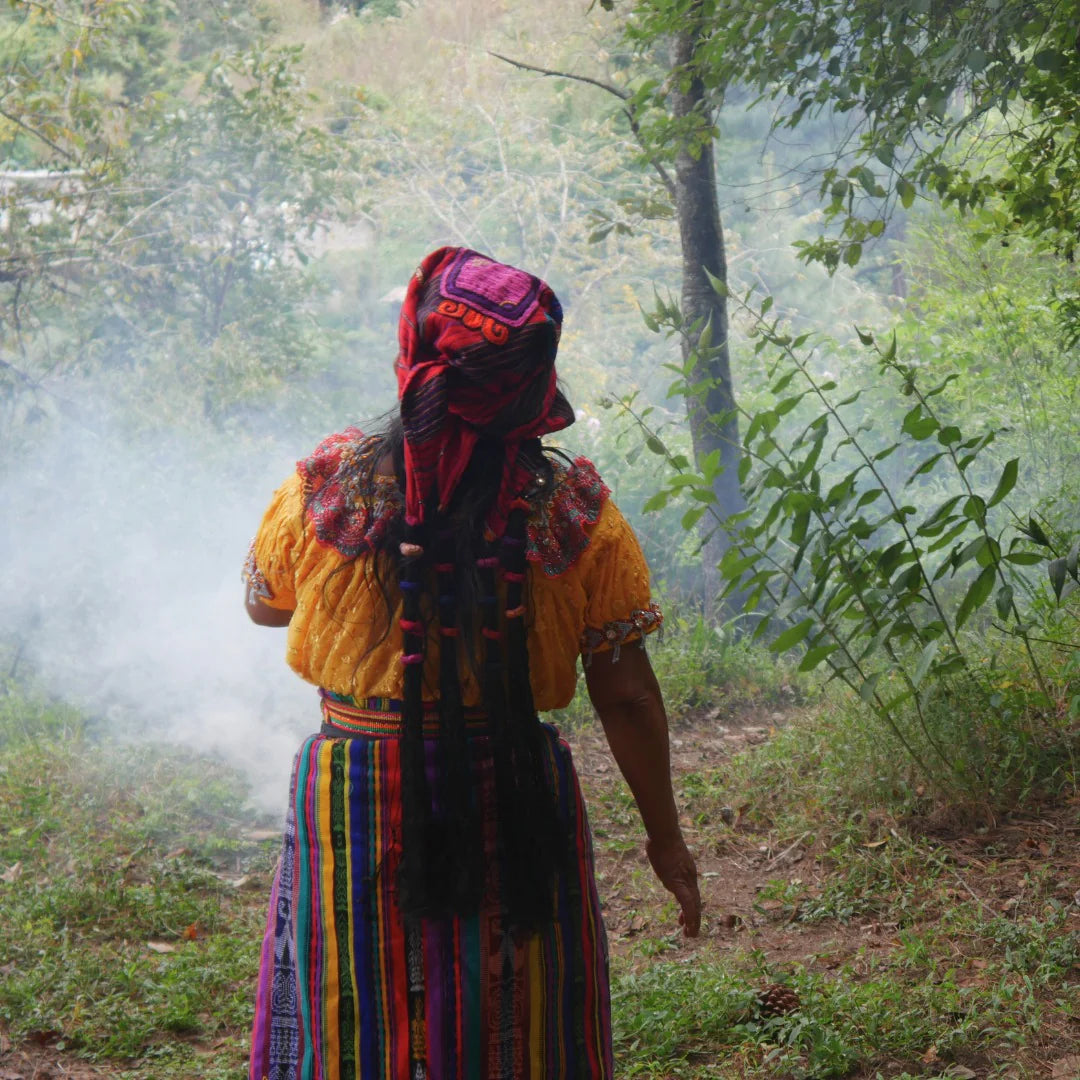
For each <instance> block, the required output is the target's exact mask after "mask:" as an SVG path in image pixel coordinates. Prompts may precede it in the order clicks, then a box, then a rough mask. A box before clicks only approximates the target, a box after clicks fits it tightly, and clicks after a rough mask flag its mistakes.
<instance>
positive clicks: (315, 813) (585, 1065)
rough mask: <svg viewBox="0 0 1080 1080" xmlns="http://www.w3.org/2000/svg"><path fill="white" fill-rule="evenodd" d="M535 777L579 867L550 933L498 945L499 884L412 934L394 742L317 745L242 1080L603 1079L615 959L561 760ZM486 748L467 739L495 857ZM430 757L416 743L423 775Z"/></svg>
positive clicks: (288, 835) (276, 895) (431, 749)
mask: <svg viewBox="0 0 1080 1080" xmlns="http://www.w3.org/2000/svg"><path fill="white" fill-rule="evenodd" d="M544 730H545V740H544V746H545V772H546V775H547V779H548V782H549V783H551V784H552V785H553V789H554V790H555V791H556V792H557V797H558V805H559V810H560V816H561V820H562V822H563V824H564V827H565V829H566V832H567V835H568V837H569V838H570V840H571V843H572V848H573V851H574V853H575V857H574V860H573V864H572V865H570V866H568V867H567V869H566V870H565V871H564V872H562V873H561V874H560V875H559V880H558V885H557V889H556V910H555V911H554V912H553V915H554V919H553V921H552V923H551V925H550V927H548V928H547V929H546V930H545V931H543V932H541V933H539V934H537V935H535V936H533V937H531V938H525V939H522V940H515V938H514V936H513V935H511V934H508V933H505V932H504V930H503V927H502V923H501V919H500V916H499V914H498V911H499V903H498V896H499V881H498V879H497V871H495V870H494V869H492V870H490V871H489V876H488V882H487V886H486V890H485V902H484V905H483V908H482V910H481V913H480V914H479V915H478V916H475V917H472V918H465V919H461V918H458V919H448V920H444V921H438V922H436V921H428V920H423V921H417V922H416V923H410V924H408V925H407V924H406V923H405V922H404V921H403V920H402V918H401V916H400V913H399V911H398V909H397V905H396V901H395V887H394V882H395V880H396V871H397V865H398V859H399V854H400V836H401V804H400V795H401V790H400V779H401V771H400V747H401V742H400V740H399V739H396V738H353V739H332V738H325V737H323V736H313V737H312V738H310V739H308V740H307V741H306V742H305V743H304V745H303V746H302V748H301V750H300V752H299V754H298V755H297V758H296V762H295V764H294V768H293V777H292V785H291V790H290V806H289V812H288V817H287V822H286V829H285V840H284V846H283V850H282V857H281V862H280V864H279V868H278V871H277V874H276V877H275V881H274V888H273V894H272V898H271V905H270V915H269V919H268V922H267V930H266V937H265V940H264V944H263V950H262V961H261V967H260V976H259V988H258V996H257V1000H256V1016H255V1027H254V1034H253V1041H252V1055H251V1066H250V1073H249V1075H250V1080H596V1078H601V1077H605V1078H606V1077H610V1076H611V1075H612V1058H611V1032H610V1026H609V1015H610V1005H609V995H608V973H607V946H606V939H605V936H604V929H603V924H602V923H601V921H600V910H599V903H598V900H597V897H596V891H595V886H594V883H593V867H592V845H591V839H590V835H589V827H588V822H587V820H586V816H585V808H584V805H583V803H582V799H581V792H580V789H579V787H578V783H577V778H576V775H575V773H574V768H573V764H572V762H571V758H570V751H569V748H568V747H567V746H566V744H565V743H564V742H562V741H561V740H560V739H559V738H558V736H557V733H556V732H555V731H554V729H553V728H550V727H547V726H546V725H545V728H544ZM488 742H489V740H488V739H487V738H486V737H484V736H478V737H474V738H472V739H470V747H471V749H472V761H473V790H474V791H475V792H476V793H477V799H478V804H479V806H480V808H481V812H482V818H483V821H484V837H485V848H486V851H487V855H488V858H487V862H488V865H489V866H490V867H495V866H496V859H495V857H494V825H493V819H492V813H493V803H494V790H493V789H494V777H493V766H492V762H491V755H490V749H489V745H488ZM435 747H436V743H435V740H431V739H429V740H426V741H425V749H426V752H427V763H428V768H429V769H431V768H433V767H434V765H435Z"/></svg>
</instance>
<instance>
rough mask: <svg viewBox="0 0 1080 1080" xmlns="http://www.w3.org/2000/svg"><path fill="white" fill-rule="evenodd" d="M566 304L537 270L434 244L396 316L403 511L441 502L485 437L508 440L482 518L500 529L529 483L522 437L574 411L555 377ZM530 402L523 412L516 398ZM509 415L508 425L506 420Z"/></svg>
mask: <svg viewBox="0 0 1080 1080" xmlns="http://www.w3.org/2000/svg"><path fill="white" fill-rule="evenodd" d="M561 326H562V308H561V307H560V306H559V301H558V300H557V299H556V298H555V294H554V293H553V292H552V291H551V289H550V288H549V287H548V286H547V285H546V284H545V283H544V282H543V281H541V280H540V279H539V278H536V277H533V276H532V274H527V273H525V272H524V271H523V270H517V269H515V268H514V267H512V266H507V265H505V264H504V263H498V262H495V261H494V260H493V259H489V258H488V257H487V256H486V255H480V254H479V253H477V252H475V251H469V250H468V249H466V248H440V249H439V250H438V251H433V252H432V253H431V254H430V255H429V256H428V257H427V258H426V259H424V261H423V262H422V263H421V264H420V268H419V269H418V270H417V271H416V273H415V274H414V275H413V277H412V280H411V281H410V282H409V288H408V291H407V292H406V294H405V301H404V303H403V304H402V307H401V321H400V323H399V326H398V341H399V344H400V350H401V351H400V353H399V355H398V358H397V378H398V399H399V401H400V405H401V420H402V424H403V425H404V428H405V519H406V521H407V522H408V523H409V524H410V525H418V524H420V522H422V521H423V520H424V519H425V516H426V515H427V514H429V513H430V512H431V511H432V510H434V509H435V508H438V509H440V510H444V509H446V507H447V506H448V505H449V503H450V499H451V498H452V496H453V494H454V491H455V489H456V488H457V485H458V482H459V481H460V480H461V475H462V473H463V472H464V471H465V467H466V465H468V463H469V458H470V457H471V456H472V452H473V448H474V447H475V446H476V443H477V440H478V439H479V438H480V437H481V436H486V437H489V438H496V439H500V440H501V441H502V442H503V444H504V445H505V447H506V457H505V464H504V466H503V474H502V481H501V483H500V485H499V491H498V493H497V495H496V497H495V501H494V502H493V504H492V508H491V511H490V512H489V514H488V520H487V526H488V528H489V529H490V530H491V531H492V532H493V533H494V534H495V535H496V536H499V535H501V534H502V533H503V531H504V530H505V528H506V518H507V515H508V514H509V512H510V503H511V502H512V501H513V500H514V499H515V498H516V497H517V496H518V494H519V493H520V492H521V491H522V490H523V489H524V488H525V487H526V486H527V485H528V483H529V480H530V478H531V473H530V471H529V469H528V468H527V467H526V466H525V465H524V464H523V463H521V462H519V461H518V454H519V451H520V449H521V444H522V443H523V442H524V441H525V440H527V439H535V438H539V437H540V436H542V435H546V434H549V433H550V432H553V431H559V430H561V429H562V428H565V427H567V426H569V425H570V424H572V423H573V422H574V413H573V410H572V409H571V408H570V404H569V402H567V400H566V398H564V397H563V395H562V394H561V393H560V392H559V391H558V389H557V387H556V385H555V352H556V350H557V348H558V344H559V331H560V328H561ZM526 402H535V408H533V409H531V410H529V415H523V414H522V408H523V403H526ZM509 423H513V425H514V426H507V425H508V424H509Z"/></svg>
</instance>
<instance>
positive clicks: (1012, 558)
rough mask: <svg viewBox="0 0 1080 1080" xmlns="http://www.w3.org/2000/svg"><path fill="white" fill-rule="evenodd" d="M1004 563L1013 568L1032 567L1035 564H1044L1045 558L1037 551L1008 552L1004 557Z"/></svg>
mask: <svg viewBox="0 0 1080 1080" xmlns="http://www.w3.org/2000/svg"><path fill="white" fill-rule="evenodd" d="M1005 561H1006V562H1010V563H1012V564H1013V565H1014V566H1034V565H1035V564H1036V563H1041V562H1045V561H1046V556H1045V555H1040V554H1039V553H1038V552H1037V551H1010V552H1009V554H1008V555H1006V556H1005Z"/></svg>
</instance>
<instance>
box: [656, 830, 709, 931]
mask: <svg viewBox="0 0 1080 1080" xmlns="http://www.w3.org/2000/svg"><path fill="white" fill-rule="evenodd" d="M645 851H646V853H647V854H648V856H649V862H650V863H652V868H653V871H654V872H655V873H656V876H657V877H658V878H659V879H660V881H661V883H662V884H663V886H664V888H665V889H667V890H668V892H670V893H671V894H672V895H673V896H674V897H675V900H676V902H677V903H678V905H679V908H680V912H679V924H680V925H681V926H682V928H683V933H685V934H686V936H687V937H697V935H698V931H699V930H700V929H701V893H700V892H699V891H698V884H697V866H696V865H695V864H694V857H693V855H691V854H690V852H689V850H688V849H687V847H686V844H685V843H684V842H683V840H682V838H681V837H680V838H679V839H678V840H677V841H675V842H673V843H669V844H662V845H661V844H655V843H654V842H653V841H652V840H649V841H647V842H646V844H645Z"/></svg>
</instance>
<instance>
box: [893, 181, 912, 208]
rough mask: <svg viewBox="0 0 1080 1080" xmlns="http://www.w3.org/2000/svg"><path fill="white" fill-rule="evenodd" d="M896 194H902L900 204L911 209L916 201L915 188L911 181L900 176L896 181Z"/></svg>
mask: <svg viewBox="0 0 1080 1080" xmlns="http://www.w3.org/2000/svg"><path fill="white" fill-rule="evenodd" d="M896 194H897V195H899V196H900V204H901V205H902V206H903V208H904V209H905V210H909V209H911V204H912V203H913V202H914V201H915V188H914V187H913V185H912V184H911V182H910V181H908V180H905V179H904V178H903V177H900V179H899V180H897V181H896Z"/></svg>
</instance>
